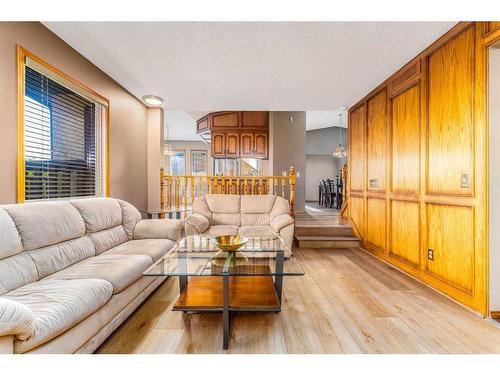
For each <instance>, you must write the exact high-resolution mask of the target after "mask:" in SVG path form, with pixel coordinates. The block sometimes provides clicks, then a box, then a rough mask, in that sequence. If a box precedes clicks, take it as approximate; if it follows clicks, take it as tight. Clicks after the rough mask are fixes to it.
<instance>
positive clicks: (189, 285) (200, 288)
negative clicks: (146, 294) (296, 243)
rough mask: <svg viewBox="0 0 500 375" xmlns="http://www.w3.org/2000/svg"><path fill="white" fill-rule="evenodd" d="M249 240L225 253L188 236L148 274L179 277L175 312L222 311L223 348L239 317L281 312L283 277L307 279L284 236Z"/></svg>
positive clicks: (210, 242) (209, 241)
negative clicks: (239, 314)
mask: <svg viewBox="0 0 500 375" xmlns="http://www.w3.org/2000/svg"><path fill="white" fill-rule="evenodd" d="M247 238H248V242H247V243H246V244H245V245H244V246H243V247H242V248H240V249H239V250H238V251H236V252H222V251H220V250H219V249H218V248H217V247H216V245H215V242H214V240H213V237H201V236H187V237H186V238H184V239H183V240H182V241H180V242H179V244H178V245H177V246H176V247H174V248H173V249H172V250H171V251H170V252H169V253H168V254H167V255H165V256H164V257H163V258H161V259H159V260H158V261H156V262H155V263H154V264H153V265H152V266H151V267H149V268H148V269H147V270H146V271H145V272H144V275H145V276H178V277H179V294H180V295H179V298H178V299H177V302H176V303H175V305H174V307H173V310H174V311H183V312H189V313H209V312H210V313H212V312H218V313H222V320H223V327H224V339H223V347H224V349H228V347H229V337H230V336H229V335H230V330H231V319H232V315H233V314H234V313H237V312H272V313H277V312H280V311H281V295H282V290H283V277H284V276H302V275H304V271H303V270H302V269H301V267H300V264H299V263H298V262H297V261H296V260H295V259H293V258H291V259H287V260H285V250H287V248H286V244H285V242H284V241H283V240H282V239H281V238H280V237H279V236H273V237H247Z"/></svg>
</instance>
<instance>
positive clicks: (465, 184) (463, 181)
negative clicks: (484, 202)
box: [460, 173, 470, 189]
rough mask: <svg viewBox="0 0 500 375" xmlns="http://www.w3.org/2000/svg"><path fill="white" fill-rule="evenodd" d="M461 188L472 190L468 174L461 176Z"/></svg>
mask: <svg viewBox="0 0 500 375" xmlns="http://www.w3.org/2000/svg"><path fill="white" fill-rule="evenodd" d="M460 187H461V188H462V189H467V188H470V178H469V174H468V173H463V174H461V175H460Z"/></svg>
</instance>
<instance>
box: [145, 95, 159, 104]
mask: <svg viewBox="0 0 500 375" xmlns="http://www.w3.org/2000/svg"><path fill="white" fill-rule="evenodd" d="M142 100H144V103H146V104H147V105H154V106H160V105H162V104H163V99H162V98H160V97H159V96H155V95H145V96H143V97H142Z"/></svg>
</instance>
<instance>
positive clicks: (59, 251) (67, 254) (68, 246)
mask: <svg viewBox="0 0 500 375" xmlns="http://www.w3.org/2000/svg"><path fill="white" fill-rule="evenodd" d="M29 255H30V257H31V259H33V261H34V262H35V265H36V268H37V270H38V278H39V279H41V278H44V277H45V276H48V275H50V274H52V273H54V272H57V271H60V270H62V269H64V268H66V267H68V266H71V265H72V264H75V263H77V262H80V261H82V260H84V259H87V258H89V257H91V256H94V255H95V248H94V244H93V243H92V241H91V239H90V238H89V236H83V237H80V238H77V239H74V240H69V241H65V242H61V243H58V244H57V245H52V246H47V247H42V248H41V249H37V250H32V251H30V252H29Z"/></svg>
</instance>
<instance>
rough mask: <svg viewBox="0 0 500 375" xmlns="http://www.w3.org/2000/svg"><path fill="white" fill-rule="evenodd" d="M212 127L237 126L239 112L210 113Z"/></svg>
mask: <svg viewBox="0 0 500 375" xmlns="http://www.w3.org/2000/svg"><path fill="white" fill-rule="evenodd" d="M210 117H211V123H212V129H221V128H222V129H227V128H233V129H235V128H239V127H240V116H239V112H216V113H213V114H211V115H210Z"/></svg>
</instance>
